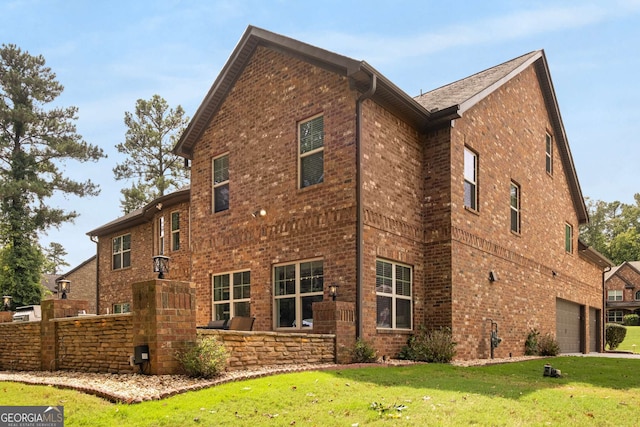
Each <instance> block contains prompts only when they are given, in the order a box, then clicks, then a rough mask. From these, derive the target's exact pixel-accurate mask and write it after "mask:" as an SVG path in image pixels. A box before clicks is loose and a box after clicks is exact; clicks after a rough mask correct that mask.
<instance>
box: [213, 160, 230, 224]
mask: <svg viewBox="0 0 640 427" xmlns="http://www.w3.org/2000/svg"><path fill="white" fill-rule="evenodd" d="M212 167H213V212H221V211H226V210H227V209H229V155H228V154H225V155H224V156H220V157H216V158H215V159H213V165H212Z"/></svg>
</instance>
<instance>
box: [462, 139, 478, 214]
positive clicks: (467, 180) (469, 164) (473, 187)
mask: <svg viewBox="0 0 640 427" xmlns="http://www.w3.org/2000/svg"><path fill="white" fill-rule="evenodd" d="M464 206H465V207H466V208H469V209H472V210H474V211H477V210H478V155H477V154H476V153H474V152H473V151H471V150H470V149H468V148H467V147H465V148H464Z"/></svg>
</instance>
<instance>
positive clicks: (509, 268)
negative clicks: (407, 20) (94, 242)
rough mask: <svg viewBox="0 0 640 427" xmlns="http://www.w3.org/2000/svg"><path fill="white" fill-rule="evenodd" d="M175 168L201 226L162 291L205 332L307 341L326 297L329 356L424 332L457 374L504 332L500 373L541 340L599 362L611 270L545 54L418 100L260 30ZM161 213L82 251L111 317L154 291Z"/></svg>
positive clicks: (195, 224) (108, 232)
mask: <svg viewBox="0 0 640 427" xmlns="http://www.w3.org/2000/svg"><path fill="white" fill-rule="evenodd" d="M174 151H175V152H176V153H177V154H179V155H181V156H183V157H185V158H186V159H189V160H190V161H191V186H190V188H191V193H190V198H189V195H188V194H183V195H182V196H181V197H183V198H180V202H179V206H180V209H181V212H183V213H184V216H185V218H186V217H187V213H188V215H189V221H190V224H189V225H188V229H189V231H188V236H189V237H188V242H185V243H184V244H183V243H181V246H180V248H181V249H180V251H181V255H183V258H179V259H176V261H175V263H174V256H173V255H172V256H171V265H172V267H171V273H170V276H169V277H170V278H171V279H174V280H190V281H192V282H194V283H195V285H196V295H197V297H196V298H197V303H196V310H197V314H196V321H197V324H198V325H205V324H206V323H207V322H209V321H210V320H216V319H220V318H229V317H233V316H238V315H246V314H249V315H251V316H253V317H255V323H254V330H258V331H279V332H315V331H316V330H317V329H318V325H317V324H316V325H315V328H314V320H315V319H314V305H315V306H316V307H319V304H318V303H321V304H325V303H327V302H331V301H332V300H333V299H334V298H335V300H336V301H335V303H336V304H339V305H340V307H341V310H342V311H341V313H342V314H341V316H343V317H344V318H345V319H349V321H352V322H353V323H354V328H353V329H352V330H351V329H347V330H348V331H352V332H348V333H346V335H348V336H343V337H341V336H338V335H339V334H341V333H342V332H340V333H337V340H339V341H341V342H343V343H349V342H351V343H353V342H355V339H356V337H362V338H363V339H365V340H367V341H368V342H370V343H371V344H372V345H373V346H374V347H375V348H376V349H377V351H378V354H379V355H380V356H382V355H387V356H395V355H397V353H398V352H399V350H400V349H401V348H402V346H403V345H405V344H406V341H407V339H408V338H409V337H410V336H411V334H412V333H414V332H415V331H416V330H417V329H418V328H419V327H420V326H422V325H424V326H426V327H427V328H433V327H440V326H444V327H450V328H451V329H452V332H453V336H454V340H455V341H456V342H457V343H458V346H457V352H458V355H457V357H458V358H461V359H468V358H485V357H489V354H490V333H491V330H492V328H493V327H494V325H497V328H498V330H499V336H500V337H501V338H502V343H501V344H500V346H499V347H498V348H497V349H495V350H496V357H505V356H508V355H521V354H523V352H524V342H525V340H526V337H527V334H528V333H529V331H530V330H531V329H533V328H536V329H538V330H539V331H541V332H543V333H546V332H550V333H553V334H554V335H556V337H557V339H558V341H559V343H560V345H561V348H562V351H563V352H578V351H581V352H589V351H600V350H601V349H602V313H603V312H602V310H603V297H602V295H603V279H602V272H603V269H604V268H607V267H609V266H610V264H609V262H608V261H607V260H606V259H605V258H603V257H602V256H601V255H600V254H598V253H597V252H595V251H594V250H592V249H591V248H588V247H586V246H585V245H584V244H582V242H580V241H579V239H578V227H579V225H580V224H583V223H585V222H586V221H587V220H588V215H587V210H586V206H585V204H584V200H583V196H582V193H581V190H580V185H579V182H578V179H577V175H576V171H575V168H574V164H573V160H572V156H571V152H570V150H569V145H568V141H567V137H566V135H565V131H564V128H563V124H562V120H561V117H560V112H559V108H558V104H557V100H556V98H555V93H554V90H553V85H552V82H551V78H550V75H549V69H548V65H547V61H546V57H545V55H544V52H543V51H535V52H531V53H528V54H526V55H523V56H521V57H518V58H515V59H513V60H511V61H508V62H505V63H504V64H501V65H498V66H496V67H493V68H491V69H488V70H485V71H483V72H480V73H477V74H475V75H473V76H470V77H468V78H465V79H462V80H459V81H457V82H454V83H452V84H450V85H447V86H444V87H442V88H439V89H436V90H434V91H431V92H428V93H425V94H423V95H421V96H418V97H415V98H414V97H411V96H409V95H407V94H406V93H405V92H403V91H402V90H401V89H399V88H398V87H397V86H396V85H395V84H393V83H392V82H391V81H390V80H388V79H387V78H386V77H384V76H383V75H382V74H380V73H379V72H378V71H377V70H376V69H374V68H373V67H371V66H370V65H369V64H367V63H366V62H364V61H358V60H354V59H351V58H347V57H344V56H341V55H339V54H336V53H332V52H328V51H326V50H323V49H321V48H318V47H315V46H311V45H308V44H305V43H303V42H300V41H297V40H294V39H291V38H288V37H284V36H281V35H278V34H274V33H271V32H268V31H265V30H262V29H259V28H255V27H249V28H248V29H247V30H246V32H245V34H244V35H243V36H242V38H241V40H240V42H239V44H238V45H237V47H236V49H235V50H234V51H233V53H232V54H231V56H230V59H229V60H228V62H227V63H226V64H225V66H224V67H223V69H222V71H221V73H220V75H219V76H218V77H217V78H216V80H215V81H214V83H213V85H212V87H211V89H210V91H209V92H208V93H207V95H206V96H205V98H204V100H203V102H202V104H201V105H200V107H199V108H198V110H197V112H196V114H195V115H194V117H193V119H192V121H191V122H190V124H189V126H188V128H187V130H186V131H185V132H184V134H183V135H182V137H181V139H180V141H179V142H178V144H177V145H176V147H175V149H174ZM156 204H157V201H154V202H152V203H150V204H149V205H148V206H147V207H145V208H143V209H142V210H141V211H140V212H137V213H136V214H135V215H130V216H127V217H123V218H121V219H119V220H116V221H114V222H113V223H110V224H107V225H105V226H103V227H101V228H100V229H97V230H94V231H93V232H90V233H89V234H90V235H93V236H99V244H98V259H99V271H100V297H99V301H101V303H100V310H101V312H104V309H105V308H108V307H109V305H113V304H116V303H115V301H120V300H121V301H123V302H124V301H127V298H130V290H127V286H128V285H127V283H130V282H131V281H133V280H136V279H142V278H148V277H149V276H150V275H151V274H152V272H151V261H150V260H151V257H152V255H153V253H155V252H157V250H156V249H154V248H156V247H157V239H158V238H157V234H158V233H157V232H154V230H155V229H154V225H153V224H155V223H156V222H157V215H158V211H157V209H156V210H154V209H155V206H156ZM165 205H166V203H165V202H162V206H163V207H162V211H164V210H165V207H164V206H165ZM134 217H135V219H134ZM127 234H130V236H131V237H130V241H131V254H130V258H131V259H130V261H129V262H130V264H129V265H128V266H127V268H122V269H120V268H118V269H116V270H122V271H116V270H114V266H117V264H116V261H114V260H115V258H116V255H117V251H116V249H117V248H119V246H117V239H118V238H119V237H121V236H125V235H127ZM187 249H189V251H188V252H189V253H188V254H187V253H185V252H182V251H186V250H187ZM138 250H139V251H140V255H138V254H137V253H136V251H138ZM189 257H190V259H189ZM175 264H177V268H176V270H177V271H176V270H174V265H175ZM145 275H146V277H142V276H145ZM332 285H335V286H337V295H335V296H334V295H331V294H330V288H331V286H332Z"/></svg>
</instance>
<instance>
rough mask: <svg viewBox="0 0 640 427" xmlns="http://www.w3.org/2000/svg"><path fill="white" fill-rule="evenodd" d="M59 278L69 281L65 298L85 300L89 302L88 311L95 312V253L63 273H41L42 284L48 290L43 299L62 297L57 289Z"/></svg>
mask: <svg viewBox="0 0 640 427" xmlns="http://www.w3.org/2000/svg"><path fill="white" fill-rule="evenodd" d="M60 279H66V280H69V281H70V282H71V283H70V285H71V287H70V290H69V292H67V293H66V298H69V299H82V300H87V301H88V302H89V313H95V310H96V294H97V286H96V283H97V282H96V280H97V276H96V256H95V255H94V256H92V257H91V258H89V259H88V260H86V261H84V262H83V263H81V264H80V265H78V266H76V267H74V268H73V269H72V270H69V271H68V272H66V273H64V274H43V275H42V285H43V286H44V287H45V288H46V289H48V290H49V292H48V293H47V294H46V295H45V296H44V298H43V299H44V300H48V299H59V298H61V297H62V294H61V293H60V292H59V290H58V281H59V280H60Z"/></svg>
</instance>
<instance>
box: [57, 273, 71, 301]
mask: <svg viewBox="0 0 640 427" xmlns="http://www.w3.org/2000/svg"><path fill="white" fill-rule="evenodd" d="M56 283H57V284H58V298H60V299H67V297H68V296H67V293H69V292H71V281H70V280H67V279H64V278H62V279H58V280H56Z"/></svg>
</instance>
